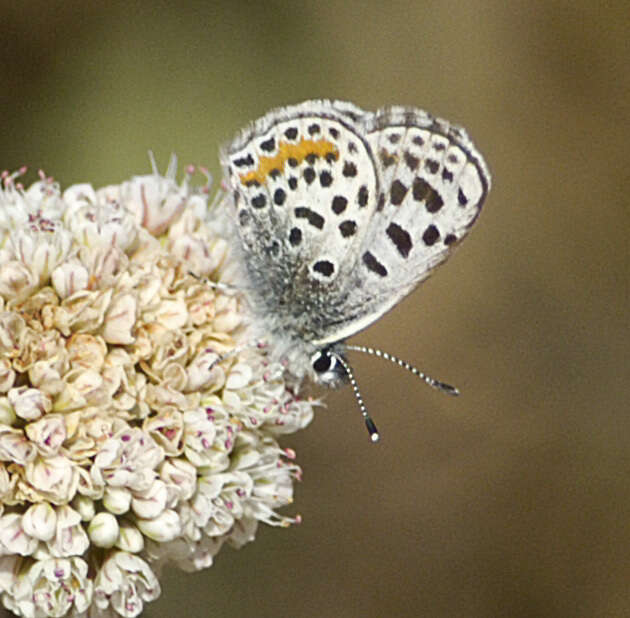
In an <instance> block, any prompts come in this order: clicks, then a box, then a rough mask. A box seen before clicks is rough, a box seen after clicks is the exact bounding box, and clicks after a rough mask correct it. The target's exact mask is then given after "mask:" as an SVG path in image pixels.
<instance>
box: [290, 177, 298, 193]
mask: <svg viewBox="0 0 630 618" xmlns="http://www.w3.org/2000/svg"><path fill="white" fill-rule="evenodd" d="M289 189H291V191H295V190H296V189H297V178H296V177H295V176H291V177H290V178H289Z"/></svg>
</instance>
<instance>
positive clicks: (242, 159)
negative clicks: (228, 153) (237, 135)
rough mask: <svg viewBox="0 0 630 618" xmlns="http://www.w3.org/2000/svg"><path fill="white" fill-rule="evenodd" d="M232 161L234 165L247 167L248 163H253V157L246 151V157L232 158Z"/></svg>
mask: <svg viewBox="0 0 630 618" xmlns="http://www.w3.org/2000/svg"><path fill="white" fill-rule="evenodd" d="M232 162H233V163H234V165H236V167H249V166H250V165H254V158H253V157H252V155H251V154H249V153H248V155H247V156H246V157H240V158H239V159H234V160H233V161H232Z"/></svg>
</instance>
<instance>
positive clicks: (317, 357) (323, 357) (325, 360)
mask: <svg viewBox="0 0 630 618" xmlns="http://www.w3.org/2000/svg"><path fill="white" fill-rule="evenodd" d="M334 362H335V361H334V359H333V357H332V356H331V355H330V354H329V353H328V352H323V351H321V350H319V351H317V352H316V353H315V354H313V358H312V364H313V369H315V371H316V372H317V373H325V372H326V371H328V370H329V369H330V367H331V366H332V365H333V363H334Z"/></svg>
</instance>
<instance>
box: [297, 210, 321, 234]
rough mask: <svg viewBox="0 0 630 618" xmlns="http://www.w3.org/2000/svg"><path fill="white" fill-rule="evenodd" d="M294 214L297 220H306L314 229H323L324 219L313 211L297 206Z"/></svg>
mask: <svg viewBox="0 0 630 618" xmlns="http://www.w3.org/2000/svg"><path fill="white" fill-rule="evenodd" d="M294 212H295V216H296V217H297V218H298V219H306V220H307V221H308V222H309V224H310V225H312V226H313V227H316V228H317V229H318V230H321V229H323V227H324V217H322V216H321V215H320V214H319V213H317V212H315V211H314V210H311V209H310V208H306V207H305V206H298V207H297V208H296V209H295V211H294Z"/></svg>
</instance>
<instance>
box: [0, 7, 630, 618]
mask: <svg viewBox="0 0 630 618" xmlns="http://www.w3.org/2000/svg"><path fill="white" fill-rule="evenodd" d="M0 24H1V28H0V50H2V51H1V53H2V55H1V59H2V62H1V63H0V84H1V85H0V101H1V105H0V108H1V110H2V130H1V131H0V168H2V169H4V168H8V169H15V168H17V167H18V166H20V165H22V164H28V165H29V166H31V168H33V169H37V168H39V167H42V168H44V169H45V170H46V171H47V172H48V173H50V174H53V175H54V176H55V177H56V178H57V179H58V180H59V181H60V182H61V184H62V185H63V186H67V185H69V184H71V183H75V182H80V181H89V182H92V183H93V184H94V185H96V186H102V185H104V184H107V183H114V182H116V183H117V182H120V181H122V180H124V179H126V178H128V177H130V176H131V175H133V174H136V173H147V172H148V171H149V163H148V159H147V154H146V153H147V150H148V149H149V148H152V149H153V150H154V152H155V153H156V157H157V159H158V162H159V164H160V166H161V168H162V169H165V166H166V163H167V159H168V156H169V154H170V153H171V152H172V151H175V152H177V154H178V155H179V157H180V162H181V163H188V162H195V163H200V164H206V165H208V166H209V167H210V168H211V170H213V171H214V172H215V173H216V174H218V171H219V168H218V161H217V149H218V146H219V145H220V144H222V143H223V142H224V141H226V140H228V139H229V138H230V137H231V136H232V135H233V133H234V132H235V131H236V130H237V129H239V128H240V127H241V126H243V125H245V124H246V123H247V122H248V121H249V120H252V119H254V118H256V117H258V116H260V115H262V114H263V113H265V112H266V111H267V110H268V109H269V108H272V107H274V106H278V105H286V104H289V103H294V102H298V101H300V100H303V99H307V98H313V97H329V98H341V99H348V100H351V101H353V102H355V103H356V104H358V105H360V106H362V107H364V108H366V109H375V108H376V107H379V106H382V105H385V104H391V103H406V104H413V105H418V106H421V107H424V108H426V109H428V110H429V111H431V112H433V113H435V114H439V115H441V116H443V117H445V118H448V119H449V120H452V121H456V122H458V123H461V124H463V125H464V126H466V127H467V128H468V129H469V131H470V133H471V134H472V136H473V137H474V139H475V141H476V142H477V144H478V145H479V147H480V148H481V150H482V151H483V152H484V154H485V155H486V157H487V160H488V162H489V164H490V167H491V169H492V171H493V175H494V188H493V191H492V192H491V193H490V197H489V200H488V202H487V204H486V208H485V212H484V213H483V215H482V217H481V220H480V222H479V223H478V225H477V227H476V228H475V230H474V231H473V233H472V234H471V237H470V238H469V239H468V241H467V242H466V243H464V245H463V246H462V247H461V249H460V250H459V251H458V252H457V253H456V255H455V256H454V257H453V258H452V260H451V261H450V262H449V263H448V264H447V265H446V266H445V267H444V268H443V269H441V270H440V271H439V272H438V273H437V274H436V275H435V276H434V277H433V278H432V279H431V280H429V281H428V282H427V283H425V284H424V285H423V286H421V288H420V289H419V290H418V291H417V292H416V293H415V294H414V295H413V296H412V297H411V298H410V299H408V300H407V301H406V302H405V303H403V305H401V306H400V307H399V308H398V309H397V310H396V311H395V312H394V313H393V314H390V315H389V316H388V317H387V318H386V319H384V320H382V321H381V322H380V323H378V324H377V325H375V326H374V327H372V328H371V329H370V330H369V331H367V332H365V333H362V334H361V335H360V336H359V337H357V338H356V339H355V341H357V342H362V343H366V344H369V345H374V346H380V347H382V348H384V349H386V350H389V351H391V352H393V353H395V354H399V355H400V356H402V357H403V358H406V359H408V360H410V361H412V362H415V363H416V364H418V365H419V366H420V368H422V369H425V370H426V371H428V372H429V373H431V374H433V375H435V376H436V377H440V378H442V379H444V380H446V381H452V382H454V383H455V384H457V385H458V386H459V387H460V389H461V390H462V392H463V395H462V396H461V397H460V398H459V399H452V398H449V397H444V396H443V395H441V394H439V393H436V392H434V391H432V390H430V389H428V388H426V387H425V386H423V385H422V384H421V383H419V382H418V381H417V380H415V379H414V378H413V377H412V376H411V375H409V374H407V373H405V372H403V371H400V370H398V369H397V368H395V367H394V366H391V365H389V364H385V363H383V362H380V361H378V360H377V359H373V358H368V357H358V358H352V363H353V366H354V368H355V372H356V374H357V376H358V379H359V383H360V385H361V387H362V390H363V395H364V398H365V399H366V401H367V404H368V406H369V408H370V410H371V412H372V414H373V416H374V417H375V419H376V421H377V423H378V425H379V428H380V430H381V433H382V434H383V441H382V443H381V444H380V445H379V446H376V447H375V446H371V445H370V443H369V441H368V439H367V435H366V433H365V430H364V428H363V426H362V422H361V420H360V417H359V413H358V411H357V409H356V405H355V402H354V399H353V396H352V392H351V390H350V389H345V390H342V391H339V392H336V393H332V394H331V395H330V396H329V397H328V408H327V409H323V410H320V411H319V414H318V415H317V416H316V419H315V421H314V423H313V424H312V425H311V427H309V428H308V429H307V430H305V431H303V432H301V433H300V434H298V435H295V436H289V437H288V438H285V439H284V440H283V444H284V445H286V446H292V447H294V448H295V449H296V450H297V452H298V462H299V463H300V464H301V465H302V467H303V469H304V481H303V483H302V484H301V485H300V486H299V487H298V488H297V492H296V500H295V504H294V506H293V507H292V509H288V511H289V512H294V513H295V512H300V513H301V514H302V515H303V518H304V523H303V524H302V525H301V526H299V527H293V528H291V529H289V530H281V529H272V528H266V527H265V528H261V530H260V531H259V535H258V539H257V540H256V542H255V543H252V544H250V545H248V546H246V547H245V548H244V549H242V550H241V551H238V552H235V551H233V550H231V549H229V548H224V549H223V550H222V552H221V553H220V554H219V555H218V557H217V559H216V562H215V565H214V566H213V567H212V568H211V569H209V570H207V571H204V572H201V573H198V574H195V575H184V574H180V573H179V572H178V571H172V572H170V573H168V574H167V576H166V578H165V581H164V591H163V596H162V598H161V600H160V601H159V602H157V603H155V604H153V605H151V606H150V609H149V611H148V612H147V613H146V615H148V616H153V617H157V616H166V615H171V614H176V615H183V614H184V613H185V615H186V616H187V618H195V617H198V616H199V617H201V616H204V617H205V616H211V615H212V616H221V617H232V616H244V615H248V616H256V617H258V616H261V617H266V616H270V617H271V616H273V617H274V618H275V617H278V616H288V615H293V616H298V617H311V616H322V615H324V616H331V615H334V616H343V617H346V616H348V617H354V616H366V617H369V616H386V615H387V616H430V617H438V618H441V617H451V616H457V617H459V616H469V617H474V618H477V617H486V616H513V617H517V618H518V617H521V616H523V617H525V616H527V617H529V616H588V617H590V616H630V583H629V582H630V474H629V473H630V410H629V404H628V387H629V380H628V344H629V343H630V337H629V328H628V315H627V314H628V309H629V306H628V305H629V302H628V300H629V293H628V292H629V283H628V282H629V274H630V273H629V266H628V260H629V258H630V250H629V243H628V231H629V227H630V226H629V224H630V208H629V203H630V191H629V190H628V183H629V181H630V171H629V170H630V148H629V146H628V143H629V140H630V113H629V107H630V68H629V66H630V53H629V43H628V40H629V38H628V36H629V35H628V32H629V31H630V11H629V9H628V5H627V3H624V2H619V3H614V2H613V3H592V2H585V1H577V2H553V1H552V2H544V1H538V2H508V3H505V2H502V1H499V0H488V1H485V2H441V1H440V2H438V1H435V2H388V3H385V2H382V1H379V2H374V1H368V2H361V3H358V2H357V3H354V2H344V1H342V0H338V1H336V2H317V1H306V2H300V3H289V2H276V1H270V0H267V1H265V2H261V3H255V2H247V3H245V2H243V3H239V2H231V3H218V4H217V3H213V2H197V3H183V2H182V3H173V4H170V3H165V2H162V3H159V2H151V3H148V2H147V3H141V2H109V3H107V4H106V3H102V6H97V5H96V3H85V2H83V1H82V0H75V1H66V2H64V3H43V2H42V3H38V2H22V3H19V4H18V3H12V4H11V5H9V4H8V3H6V2H5V3H4V6H3V7H1V11H0ZM0 611H1V610H0Z"/></svg>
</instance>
